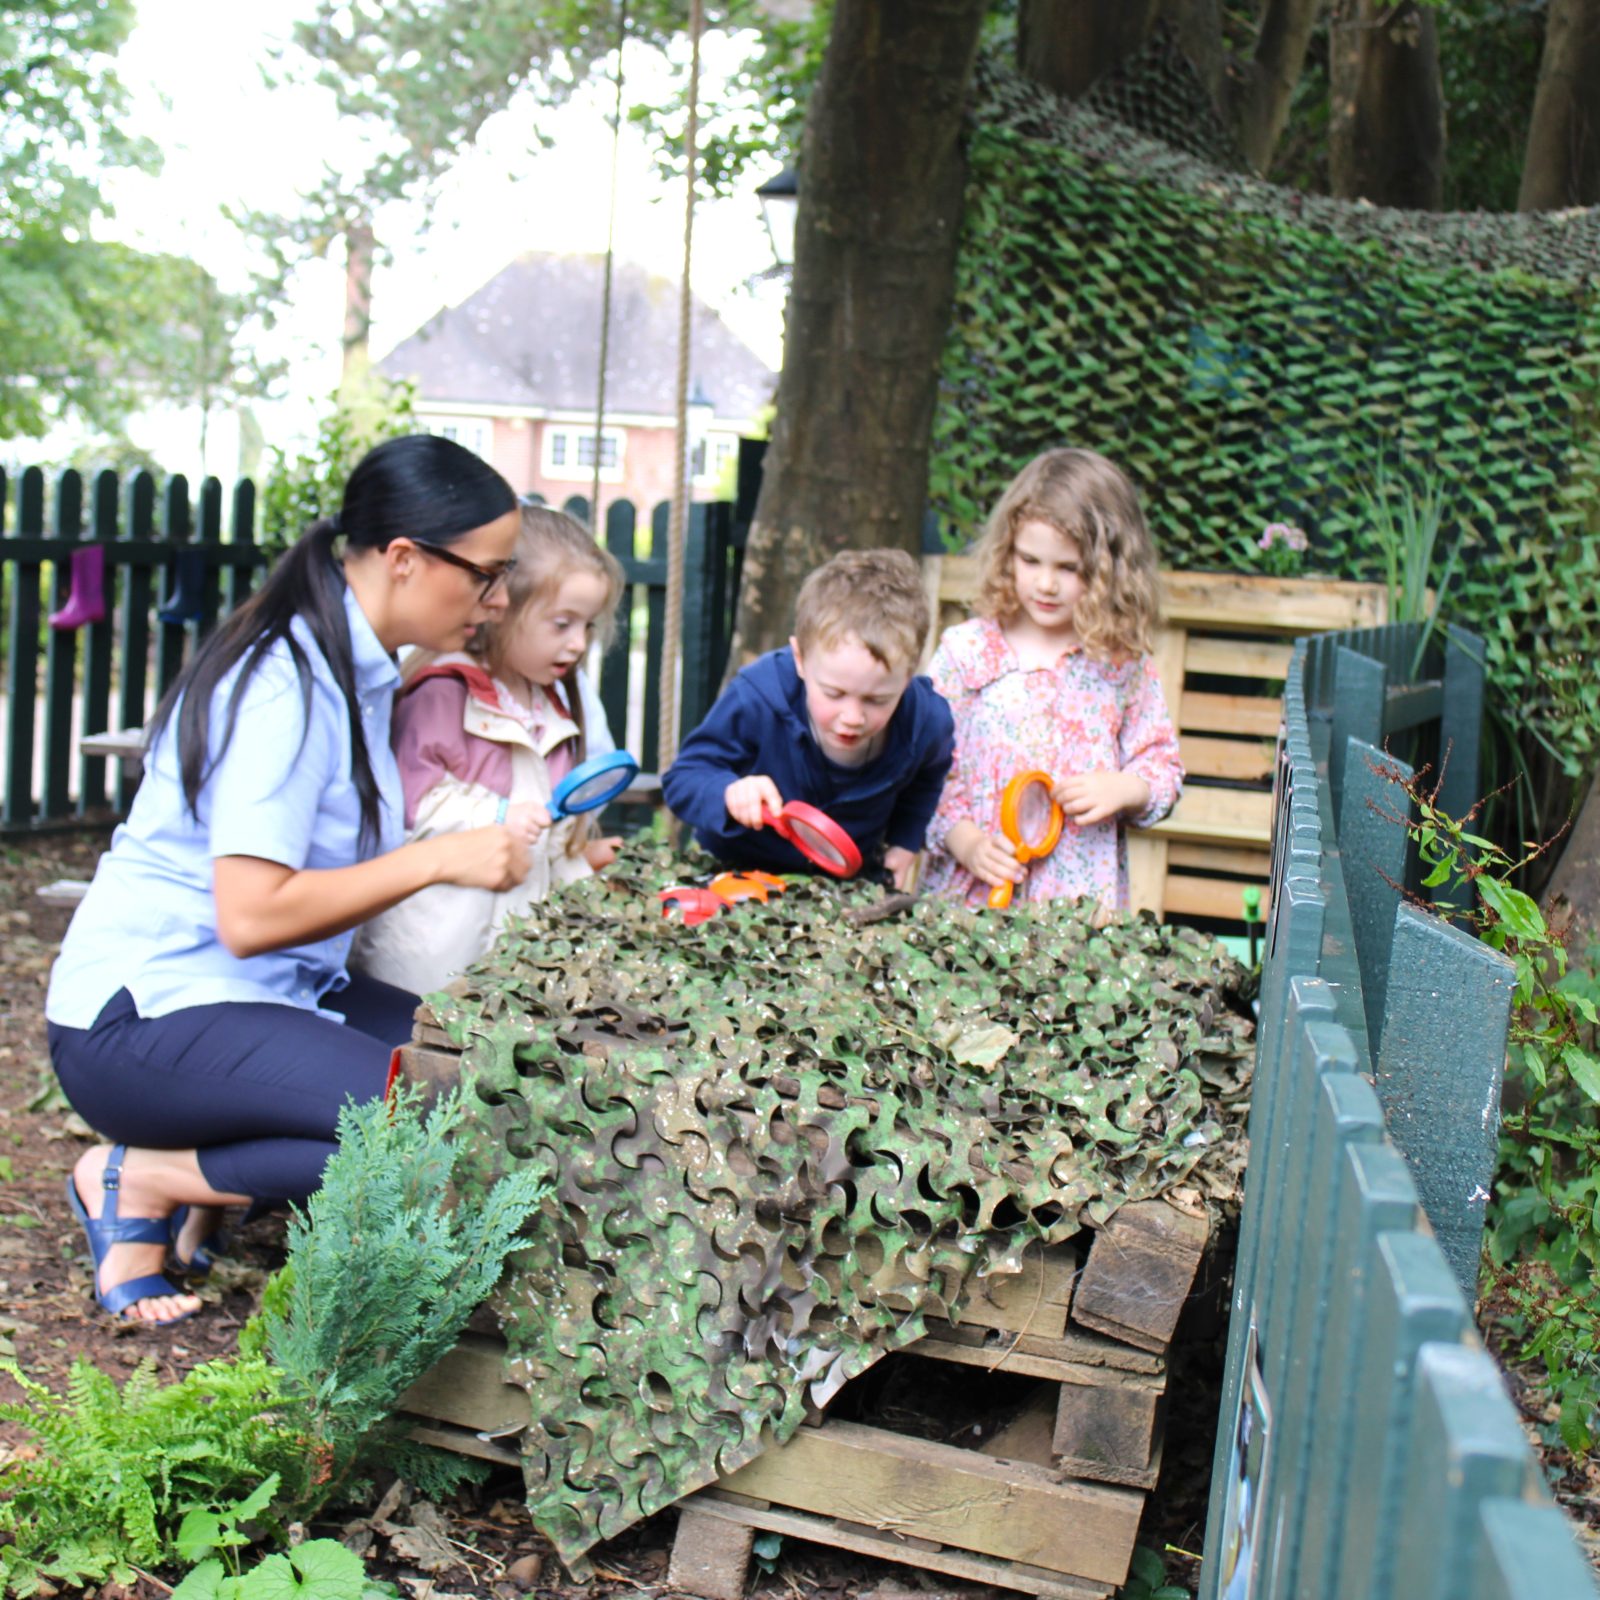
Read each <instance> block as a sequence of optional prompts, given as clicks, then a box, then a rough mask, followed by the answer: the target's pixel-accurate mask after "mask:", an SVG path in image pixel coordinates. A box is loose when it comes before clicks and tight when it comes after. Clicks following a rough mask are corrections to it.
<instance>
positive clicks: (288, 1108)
mask: <svg viewBox="0 0 1600 1600" xmlns="http://www.w3.org/2000/svg"><path fill="white" fill-rule="evenodd" d="M321 1003H322V1004H323V1005H324V1006H325V1007H326V1008H327V1009H328V1010H329V1011H337V1012H338V1013H339V1014H340V1015H341V1016H343V1017H344V1019H345V1020H344V1022H343V1023H338V1022H332V1021H330V1020H329V1019H328V1018H327V1017H319V1016H317V1015H316V1013H315V1012H312V1011H302V1010H300V1009H299V1008H298V1007H295V1006H280V1005H268V1004H258V1003H254V1002H233V1003H228V1004H223V1005H211V1006H189V1007H186V1008H185V1009H183V1010H181V1011H172V1012H169V1013H168V1014H167V1015H166V1016H164V1017H141V1016H140V1015H139V1013H138V1011H137V1010H136V1009H135V1007H134V1003H133V997H132V996H131V995H130V994H129V993H128V991H127V990H126V989H119V990H118V991H117V993H116V994H114V995H113V996H112V997H111V999H110V1000H108V1001H107V1002H106V1004H105V1009H104V1010H102V1011H101V1013H100V1015H99V1016H98V1017H96V1018H95V1020H94V1022H93V1024H92V1025H91V1026H90V1027H87V1028H63V1027H59V1026H58V1025H57V1024H55V1023H53V1022H52V1023H51V1024H50V1027H49V1034H50V1058H51V1060H52V1061H53V1062H54V1063H55V1069H56V1076H57V1077H58V1078H60V1080H61V1088H62V1092H63V1093H64V1094H65V1095H66V1097H67V1099H68V1100H69V1101H71V1103H72V1108H73V1110H75V1111H76V1112H77V1113H78V1115H79V1116H80V1117H82V1118H83V1120H84V1121H85V1122H87V1123H88V1124H89V1126H90V1127H91V1128H93V1129H94V1130H95V1131H96V1132H97V1133H99V1134H100V1135H101V1136H102V1137H103V1138H105V1139H109V1140H111V1141H112V1142H113V1143H115V1144H130V1145H136V1146H142V1147H143V1148H145V1149H148V1150H190V1149H192V1150H197V1151H198V1152H199V1155H200V1171H201V1172H202V1173H203V1174H204V1176H205V1180H206V1182H207V1183H209V1184H210V1185H211V1187H212V1188H213V1189H217V1190H220V1191H221V1192H223V1193H225V1194H245V1195H250V1196H252V1197H253V1198H255V1199H259V1200H295V1201H304V1200H305V1199H306V1198H307V1197H308V1196H310V1195H312V1194H314V1193H315V1192H316V1190H317V1187H318V1186H319V1185H320V1183H321V1182H322V1168H323V1166H324V1164H325V1163H326V1161H327V1159H328V1157H329V1156H331V1155H332V1154H333V1152H334V1150H335V1148H336V1143H335V1140H334V1130H335V1128H336V1126H337V1124H338V1120H339V1112H340V1109H341V1108H342V1107H343V1105H344V1103H345V1102H346V1101H347V1100H355V1101H357V1102H358V1103H364V1102H366V1101H368V1100H372V1099H376V1098H377V1096H379V1095H380V1094H382V1093H383V1089H384V1084H385V1082H386V1081H387V1078H388V1073H389V1056H390V1053H391V1051H392V1050H393V1049H394V1047H395V1046H396V1045H400V1044H405V1043H406V1042H407V1041H408V1040H409V1039H410V1038H411V1026H412V1012H413V1011H415V1010H416V1006H417V997H416V995H414V994H407V993H406V992H405V991H404V990H403V989H396V988H395V987H394V986H393V985H392V984H388V983H380V982H378V980H377V979H376V978H369V977H365V976H363V975H361V974H360V973H352V974H351V977H350V984H349V987H348V988H346V989H342V990H341V991H340V992H339V993H337V994H330V995H325V996H324V997H323V999H322V1002H321Z"/></svg>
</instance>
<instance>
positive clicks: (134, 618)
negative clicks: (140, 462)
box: [0, 467, 743, 833]
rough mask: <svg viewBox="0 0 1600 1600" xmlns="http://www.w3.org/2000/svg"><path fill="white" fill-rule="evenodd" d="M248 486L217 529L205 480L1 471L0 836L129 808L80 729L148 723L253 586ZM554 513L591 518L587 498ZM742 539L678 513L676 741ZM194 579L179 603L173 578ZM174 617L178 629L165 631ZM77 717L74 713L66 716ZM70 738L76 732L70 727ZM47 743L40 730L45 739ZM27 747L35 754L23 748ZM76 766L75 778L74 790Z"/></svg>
mask: <svg viewBox="0 0 1600 1600" xmlns="http://www.w3.org/2000/svg"><path fill="white" fill-rule="evenodd" d="M255 499H256V492H255V487H254V485H253V484H251V483H250V482H249V481H248V480H244V481H241V482H240V483H239V484H238V485H237V486H236V487H235V488H234V490H233V493H232V497H231V517H230V519H229V521H228V523H227V526H226V528H225V527H224V519H223V501H224V494H223V489H222V485H221V484H220V483H219V482H218V481H217V480H216V479H215V478H207V479H206V480H205V481H204V483H202V484H201V486H200V491H199V495H198V497H197V498H195V499H191V494H190V488H189V484H188V483H187V481H186V480H185V479H184V478H182V477H174V478H171V479H169V480H168V482H167V484H166V486H165V488H164V489H162V490H161V491H160V492H158V490H157V486H156V482H155V480H154V479H153V478H152V477H151V476H150V474H149V473H146V472H138V473H135V474H134V475H133V476H132V477H131V478H129V480H128V481H127V483H126V485H123V484H120V483H119V481H118V478H117V475H116V474H115V473H112V472H102V473H100V474H99V475H98V476H96V477H95V478H94V479H93V480H92V482H91V483H89V484H87V485H86V484H85V482H84V480H83V478H82V476H81V475H80V474H79V473H77V472H73V471H67V472H63V473H61V474H60V475H59V476H58V477H57V478H56V479H55V482H54V484H53V485H52V484H49V483H47V480H46V478H45V475H44V473H43V472H42V471H41V470H40V469H39V468H37V467H30V468H28V469H27V470H26V471H24V472H22V473H20V474H18V475H17V476H16V478H15V479H14V480H11V481H8V480H7V478H6V475H5V474H4V473H3V472H0V625H3V628H4V636H5V682H4V690H5V772H4V777H3V783H0V833H24V832H29V831H37V830H41V829H50V828H60V827H63V826H69V825H72V824H74V823H77V822H84V821H108V820H110V819H112V818H113V817H115V816H116V815H118V814H120V813H121V812H123V811H125V810H126V809H127V806H128V805H129V803H130V802H131V801H132V798H133V791H134V789H135V788H136V787H137V783H138V774H137V770H136V769H134V768H118V767H117V766H116V764H115V763H113V764H112V765H113V769H114V770H112V771H111V772H109V773H108V772H107V770H106V768H107V761H106V758H105V757H103V756H102V757H96V756H86V755H84V754H83V753H82V752H81V751H80V750H79V749H78V737H79V734H80V733H81V734H95V733H104V732H108V731H114V730H119V729H123V728H139V727H143V726H144V724H145V721H146V720H147V718H148V717H149V716H150V714H151V713H152V712H153V711H154V709H155V706H156V703H157V702H158V701H159V699H160V697H161V696H162V695H163V694H164V693H165V692H166V690H167V687H168V685H169V684H170V683H171V682H172V680H173V678H175V677H176V676H177V674H178V672H179V671H180V670H181V668H182V666H183V663H184V661H185V660H186V659H187V658H188V654H189V652H190V651H191V650H192V649H193V647H194V643H195V641H196V640H197V639H199V638H200V637H201V636H202V635H203V634H204V633H205V632H207V631H208V630H209V629H210V628H211V627H212V626H214V625H215V623H216V620H217V618H218V617H219V616H224V615H226V614H227V613H228V612H229V611H231V610H232V609H233V607H235V606H236V605H238V604H240V603H241V602H242V601H243V600H244V599H245V598H246V597H247V596H248V595H249V593H250V590H251V587H252V585H253V583H254V582H255V579H256V575H257V574H258V573H259V572H260V570H261V569H262V568H263V567H264V566H265V564H266V557H265V555H264V554H263V553H262V551H261V550H260V549H259V548H258V547H257V545H256V543H255ZM566 509H567V510H569V511H571V512H573V513H574V514H575V515H577V516H578V517H580V518H584V519H587V515H588V503H587V501H585V500H583V499H582V498H581V497H579V498H575V499H572V500H569V501H568V502H567V504H566ZM666 527H667V507H666V506H665V505H660V506H657V507H656V508H655V510H654V512H653V513H652V517H651V530H652V543H651V548H652V549H654V550H657V551H664V550H665V548H666ZM639 531H640V530H639V515H638V511H637V509H636V508H635V507H634V506H633V505H632V504H631V503H630V502H628V501H617V502H615V503H613V504H612V505H611V506H610V507H609V508H608V510H607V513H606V543H607V545H608V547H609V548H610V549H611V550H612V551H613V553H615V554H616V555H617V557H618V558H619V559H620V560H621V562H622V565H623V570H624V572H625V573H626V575H627V578H628V582H629V584H630V586H632V587H633V589H634V590H635V591H637V592H639V593H638V595H637V597H638V598H639V599H640V600H641V602H642V606H643V610H644V615H645V619H646V620H645V637H644V640H643V656H644V684H643V686H642V691H643V701H644V720H643V736H642V740H641V743H642V745H643V748H642V749H640V750H638V751H636V752H635V754H636V755H637V756H638V758H639V761H640V763H641V765H642V766H643V767H644V768H645V769H646V770H647V771H654V770H655V769H656V767H657V764H658V757H659V731H660V725H661V710H660V708H661V644H662V636H663V626H664V618H665V604H666V581H667V577H666V559H665V556H664V555H662V556H654V557H649V558H646V557H641V556H639V555H637V554H636V553H635V552H636V549H637V547H638V544H639V542H640V541H639ZM742 532H743V530H742V528H737V529H736V526H735V522H734V514H733V507H732V506H730V505H725V504H721V503H714V504H707V505H695V506H692V507H691V508H690V517H689V528H688V533H687V537H686V539H685V574H684V615H683V641H684V644H683V671H682V680H681V681H682V692H681V695H680V709H681V721H680V726H681V727H682V728H683V730H684V731H685V732H687V731H688V730H689V729H691V728H693V727H694V726H695V725H696V723H698V722H699V721H700V719H701V718H702V717H703V716H704V715H705V713H706V711H707V710H708V709H709V707H710V705H711V702H712V700H714V699H715V698H716V694H717V690H718V687H719V686H720V683H721V679H722V672H723V667H724V665H725V663H726V661H727V655H728V645H729V639H730V633H731V623H732V613H733V602H734V597H735V595H736V593H737V588H738V569H739V562H740V560H741V556H742V538H741V535H742ZM90 546H99V547H101V549H102V550H103V552H104V555H103V572H104V578H103V582H104V591H105V615H104V617H103V618H102V619H101V620H99V621H95V622H90V623H87V624H85V625H84V626H83V627H81V628H76V629H64V628H52V627H50V626H49V625H48V623H47V620H46V619H47V618H48V617H49V616H50V615H51V614H52V613H54V612H57V611H59V610H60V609H61V608H62V607H63V606H64V605H65V604H66V602H67V599H68V595H69V592H70V584H71V572H72V562H73V557H74V555H75V554H76V553H78V552H81V551H83V550H85V549H87V548H88V547H90ZM185 568H188V573H187V576H188V577H189V578H190V579H191V580H195V579H198V583H197V584H196V583H195V582H193V581H191V583H190V585H189V588H188V591H187V592H185V591H184V588H183V585H182V582H181V579H182V577H183V575H184V569H185ZM175 607H176V608H177V609H179V610H182V611H183V612H184V613H185V614H186V616H187V618H188V620H185V621H170V622H163V621H161V620H160V618H159V612H160V611H162V610H163V609H166V610H167V611H168V612H169V615H171V614H173V610H174V608H175ZM635 609H636V608H635V606H634V605H633V604H631V603H628V602H625V603H624V605H623V607H622V609H621V613H620V615H619V618H618V623H619V627H618V633H619V638H618V641H617V645H616V647H615V648H614V649H613V650H612V651H611V652H610V653H609V654H608V655H607V656H606V658H605V661H604V662H603V663H602V667H601V674H600V693H601V699H602V700H603V702H604V704H605V708H606V716H607V719H608V720H609V721H610V723H611V726H612V729H613V731H614V732H615V733H616V735H617V737H618V740H619V742H620V741H621V739H622V738H623V735H624V730H625V728H626V725H627V708H628V702H629V697H630V691H629V681H628V678H629V673H630V672H631V671H632V670H633V662H634V656H633V654H632V650H631V648H630V647H632V646H636V645H637V644H639V642H640V641H638V640H635V639H634V638H633V637H632V632H633V612H634V610H635ZM75 711H76V715H75ZM75 730H76V731H75ZM41 734H42V737H40V735H41ZM36 746H37V747H38V752H37V758H36V749H35V747H36ZM74 773H76V783H74V782H73V781H72V779H73V775H74Z"/></svg>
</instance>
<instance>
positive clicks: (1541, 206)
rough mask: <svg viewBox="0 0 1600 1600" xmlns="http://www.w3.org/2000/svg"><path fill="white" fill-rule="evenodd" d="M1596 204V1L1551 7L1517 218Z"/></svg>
mask: <svg viewBox="0 0 1600 1600" xmlns="http://www.w3.org/2000/svg"><path fill="white" fill-rule="evenodd" d="M1592 205H1600V0H1550V13H1549V20H1548V21H1547V22H1546V23H1545V35H1544V54H1543V56H1542V57H1541V58H1540V61H1539V88H1538V90H1537V92H1536V94H1535V96H1534V101H1533V117H1532V119H1531V121H1530V122H1529V124H1528V153H1527V155H1526V156H1525V157H1524V159H1523V164H1522V187H1521V189H1520V190H1519V191H1518V194H1517V209H1518V210H1519V211H1557V210H1561V209H1563V208H1565V207H1567V206H1592Z"/></svg>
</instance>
